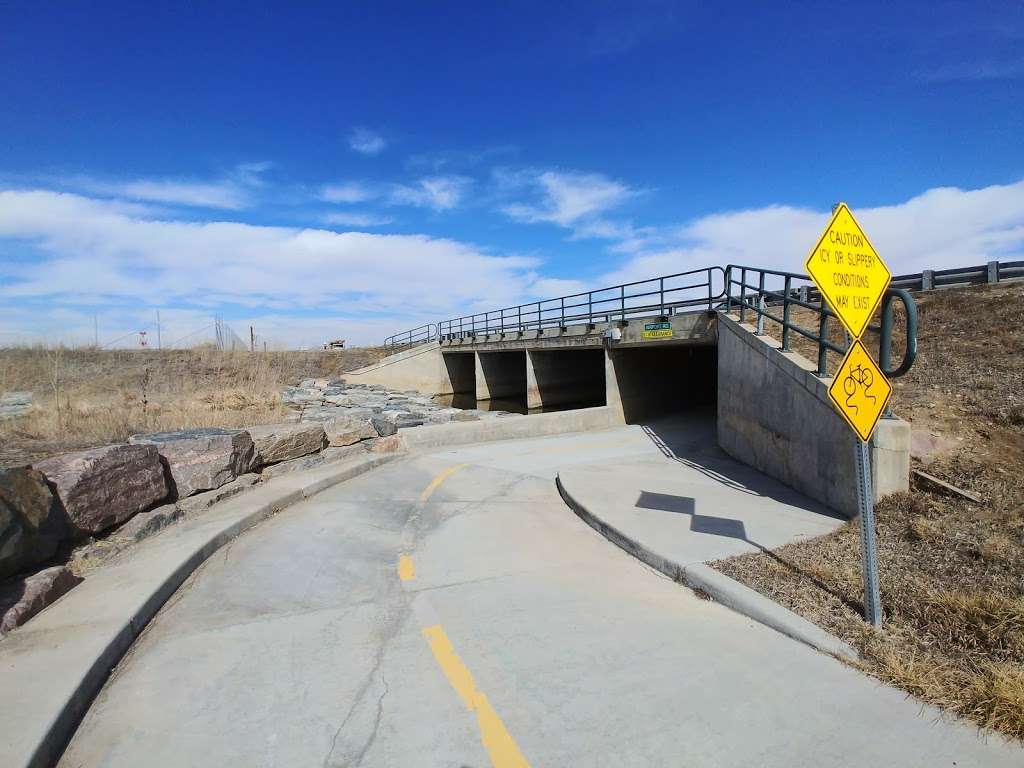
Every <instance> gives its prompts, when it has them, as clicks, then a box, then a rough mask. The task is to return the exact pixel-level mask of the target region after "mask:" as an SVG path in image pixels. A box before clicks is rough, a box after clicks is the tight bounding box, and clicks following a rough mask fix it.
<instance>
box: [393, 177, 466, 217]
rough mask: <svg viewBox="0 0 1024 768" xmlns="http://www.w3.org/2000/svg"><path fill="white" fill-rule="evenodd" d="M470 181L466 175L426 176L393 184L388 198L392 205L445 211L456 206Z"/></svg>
mask: <svg viewBox="0 0 1024 768" xmlns="http://www.w3.org/2000/svg"><path fill="white" fill-rule="evenodd" d="M472 183H473V180H472V179H471V178H469V177H467V176H427V177H425V178H422V179H419V180H418V181H416V182H415V183H414V184H411V185H408V184H395V185H394V186H392V187H391V192H390V194H389V197H388V199H389V201H390V202H391V204H392V205H412V206H415V207H417V208H430V209H432V210H435V211H447V210H450V209H452V208H456V207H458V205H459V203H461V202H462V199H463V197H464V195H465V193H466V191H467V190H468V189H469V187H470V185H472Z"/></svg>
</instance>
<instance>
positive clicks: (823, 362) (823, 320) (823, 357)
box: [818, 296, 828, 376]
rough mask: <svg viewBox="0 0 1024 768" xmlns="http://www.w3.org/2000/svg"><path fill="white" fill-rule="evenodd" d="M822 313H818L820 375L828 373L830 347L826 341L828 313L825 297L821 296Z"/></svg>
mask: <svg viewBox="0 0 1024 768" xmlns="http://www.w3.org/2000/svg"><path fill="white" fill-rule="evenodd" d="M819 312H820V313H821V314H819V315H818V375H819V376H826V375H827V374H828V347H827V346H825V342H826V341H827V340H828V313H827V312H826V311H825V297H824V296H822V297H821V309H820V310H819Z"/></svg>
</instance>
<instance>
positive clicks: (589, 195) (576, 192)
mask: <svg viewBox="0 0 1024 768" xmlns="http://www.w3.org/2000/svg"><path fill="white" fill-rule="evenodd" d="M498 182H499V186H504V187H505V188H516V187H521V186H526V187H530V188H532V189H533V191H534V192H535V193H536V196H537V198H538V199H537V200H535V201H534V202H530V203H513V204H510V205H505V206H503V207H502V208H501V209H500V210H501V211H502V213H504V214H506V215H508V216H511V217H512V218H514V219H517V220H519V221H524V222H527V223H531V224H533V223H538V222H550V223H554V224H558V225H560V226H563V227H572V226H574V225H576V224H578V223H579V222H581V221H584V220H586V219H589V218H591V217H594V216H597V215H599V214H601V213H604V212H605V211H608V210H610V209H612V208H615V207H617V206H619V205H621V204H622V203H623V202H625V201H626V200H628V199H630V198H631V197H633V196H635V195H636V194H638V190H635V189H631V188H630V187H628V186H626V185H625V184H623V183H622V182H619V181H615V180H614V179H609V178H608V177H607V176H604V175H602V174H599V173H579V172H575V171H542V172H519V173H508V172H502V171H499V172H498Z"/></svg>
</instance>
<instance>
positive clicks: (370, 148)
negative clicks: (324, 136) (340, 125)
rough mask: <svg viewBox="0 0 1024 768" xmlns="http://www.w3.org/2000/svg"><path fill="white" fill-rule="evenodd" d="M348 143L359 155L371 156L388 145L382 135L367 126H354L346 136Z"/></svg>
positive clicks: (377, 153)
mask: <svg viewBox="0 0 1024 768" xmlns="http://www.w3.org/2000/svg"><path fill="white" fill-rule="evenodd" d="M348 145H349V146H350V147H351V148H352V149H353V150H354V151H356V152H358V153H359V154H361V155H367V156H369V157H373V156H374V155H379V154H380V153H381V152H383V151H384V148H385V147H386V146H387V145H388V143H387V141H385V140H384V137H383V136H381V135H380V134H379V133H377V132H376V131H371V130H370V129H369V128H362V127H356V128H353V129H352V133H350V134H349V136H348Z"/></svg>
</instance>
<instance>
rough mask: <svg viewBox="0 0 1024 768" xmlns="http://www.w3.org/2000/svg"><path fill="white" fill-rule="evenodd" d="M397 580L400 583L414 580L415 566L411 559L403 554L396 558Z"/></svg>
mask: <svg viewBox="0 0 1024 768" xmlns="http://www.w3.org/2000/svg"><path fill="white" fill-rule="evenodd" d="M398 578H400V579H401V580H402V581H409V580H410V579H415V578H416V564H415V563H414V562H413V561H412V558H411V557H409V556H408V555H407V554H405V553H403V554H402V555H400V556H399V558H398Z"/></svg>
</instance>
